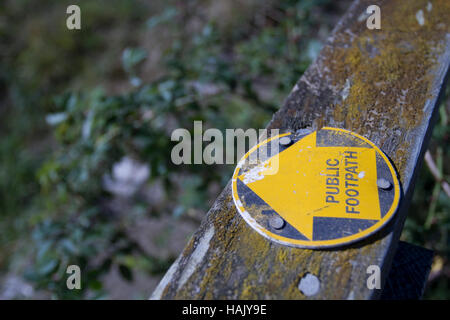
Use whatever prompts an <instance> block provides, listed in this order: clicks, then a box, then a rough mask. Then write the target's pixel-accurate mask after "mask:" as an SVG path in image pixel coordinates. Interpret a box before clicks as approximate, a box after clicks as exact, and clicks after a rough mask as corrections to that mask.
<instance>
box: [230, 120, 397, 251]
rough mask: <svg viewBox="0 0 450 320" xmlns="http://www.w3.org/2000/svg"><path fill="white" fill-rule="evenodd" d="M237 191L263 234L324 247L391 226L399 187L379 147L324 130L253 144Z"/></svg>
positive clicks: (242, 209)
mask: <svg viewBox="0 0 450 320" xmlns="http://www.w3.org/2000/svg"><path fill="white" fill-rule="evenodd" d="M232 193H233V200H234V203H235V205H236V207H237V209H238V211H239V213H240V214H241V215H242V217H243V218H244V219H245V221H246V222H247V223H248V224H249V225H250V226H251V227H252V228H253V229H254V230H256V231H257V232H259V233H260V234H261V235H263V236H264V237H266V238H268V239H270V240H273V241H275V242H277V243H281V244H284V245H289V246H294V247H301V248H311V249H319V248H327V247H337V246H342V245H345V244H349V243H352V242H355V241H358V240H360V239H363V238H366V237H367V236H369V235H371V234H373V233H374V232H376V231H378V230H379V229H380V228H382V227H383V226H384V225H386V223H387V222H388V221H389V220H390V219H391V218H392V217H393V216H394V214H395V212H396V210H397V207H398V204H399V200H400V184H399V180H398V178H397V175H396V172H395V170H394V167H393V166H392V164H391V162H390V161H389V159H388V158H387V157H386V155H385V154H384V153H383V152H382V151H381V150H380V149H379V148H378V147H377V146H376V145H375V144H373V143H372V142H370V141H369V140H367V139H366V138H364V137H362V136H360V135H358V134H356V133H353V132H350V131H347V130H343V129H337V128H329V127H325V128H322V129H320V130H318V131H314V132H311V131H307V130H299V131H298V132H295V133H285V134H281V135H278V136H275V137H271V138H269V139H267V140H265V141H263V142H261V143H259V144H258V145H256V146H255V147H253V148H252V149H251V150H250V151H249V152H247V153H246V154H245V155H244V157H243V158H242V159H241V160H240V162H239V163H238V165H237V167H236V169H235V171H234V174H233V179H232Z"/></svg>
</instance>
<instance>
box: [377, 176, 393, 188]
mask: <svg viewBox="0 0 450 320" xmlns="http://www.w3.org/2000/svg"><path fill="white" fill-rule="evenodd" d="M377 186H378V188H380V189H383V190H387V189H389V188H390V187H391V183H390V182H389V181H387V180H386V179H383V178H381V179H378V180H377Z"/></svg>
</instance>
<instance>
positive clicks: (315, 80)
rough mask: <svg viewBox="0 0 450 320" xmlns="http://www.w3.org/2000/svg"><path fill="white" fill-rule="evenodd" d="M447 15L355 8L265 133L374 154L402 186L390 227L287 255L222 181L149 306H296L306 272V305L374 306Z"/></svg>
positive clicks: (440, 81) (397, 229)
mask: <svg viewBox="0 0 450 320" xmlns="http://www.w3.org/2000/svg"><path fill="white" fill-rule="evenodd" d="M429 3H431V5H430V4H429ZM372 4H376V5H378V6H379V7H380V8H381V30H369V29H367V28H366V17H367V16H366V15H365V12H366V8H367V7H368V6H369V5H372ZM419 10H421V12H422V13H418V12H419ZM449 17H450V1H448V0H436V1H427V0H423V1H422V0H411V1H403V0H386V1H374V0H369V1H365V0H361V1H355V2H354V3H353V4H352V6H351V7H350V9H349V10H348V11H347V13H346V14H345V16H344V17H343V18H342V19H341V21H340V22H339V24H338V25H337V26H336V28H335V30H334V31H333V33H332V35H331V37H330V39H329V40H328V42H327V44H326V45H325V47H324V48H323V50H322V52H321V54H320V55H319V57H318V59H317V60H316V62H315V63H314V64H313V65H311V66H310V68H309V69H308V70H307V72H306V73H305V74H304V75H303V76H302V77H301V78H300V80H299V81H298V83H297V84H296V85H295V87H294V89H293V91H292V92H291V94H290V95H289V96H288V98H287V100H286V101H285V103H284V105H283V107H282V108H281V109H280V110H279V111H278V112H277V113H276V114H275V115H274V117H273V119H272V121H271V122H270V123H269V125H268V128H279V129H281V132H284V131H295V130H297V129H301V128H305V127H312V128H314V129H316V128H320V127H322V126H331V127H339V128H345V129H349V130H352V131H354V132H357V133H359V134H361V135H363V136H365V137H367V138H368V139H370V140H371V141H373V142H374V143H375V144H377V145H378V146H380V147H381V149H382V150H383V151H384V152H385V153H386V154H387V155H388V156H389V157H390V158H391V160H392V161H393V163H394V164H395V166H396V169H397V171H398V173H399V176H400V180H401V183H402V188H403V190H402V192H403V199H402V201H401V204H400V211H399V212H398V213H397V215H396V218H395V219H393V220H392V221H391V222H390V223H389V225H388V226H386V227H385V228H383V230H382V231H381V232H378V233H377V234H375V235H374V236H371V237H370V238H367V239H366V240H363V241H362V242H359V243H356V244H354V245H352V246H347V247H345V248H339V249H334V250H320V251H318V250H306V249H296V248H289V247H284V246H281V245H278V244H276V243H273V242H271V241H269V240H266V239H265V238H263V237H262V236H260V235H259V234H258V233H257V232H255V231H254V230H253V229H251V228H250V227H249V226H247V224H246V223H245V221H244V220H243V219H242V218H241V217H240V215H239V214H238V212H237V211H236V208H235V206H234V204H233V200H232V197H231V185H230V183H228V185H227V186H226V188H225V189H224V191H223V192H222V193H221V195H220V196H219V197H218V199H217V200H216V202H215V204H214V205H213V207H212V208H211V209H210V211H209V212H208V214H207V216H206V217H205V219H204V220H203V222H202V224H201V226H200V228H199V230H198V231H197V232H196V233H195V234H194V236H193V237H192V239H191V240H190V242H189V243H188V245H187V246H186V248H185V249H184V251H183V252H182V254H181V255H180V256H179V257H178V259H177V260H176V262H175V263H174V264H173V265H172V267H171V268H170V269H169V271H168V272H167V274H166V275H165V277H164V278H163V280H162V281H161V283H160V284H159V286H158V287H157V288H156V290H155V292H154V293H153V295H152V297H151V298H152V299H303V298H306V297H305V296H304V295H303V294H302V293H301V292H300V290H299V289H298V284H299V281H300V279H301V278H302V276H304V275H305V274H306V273H312V274H314V275H316V276H317V277H318V278H319V280H320V291H319V292H318V293H317V294H316V295H315V296H313V297H312V298H315V299H371V298H378V297H379V295H380V291H381V290H370V289H368V288H367V286H366V281H367V276H368V275H367V274H366V270H367V267H368V266H369V265H378V266H380V267H381V269H382V274H383V275H387V274H388V272H389V270H390V266H391V262H392V257H393V254H394V253H395V250H396V246H397V243H398V239H399V236H400V233H401V230H402V227H403V223H404V220H405V217H406V213H407V207H408V204H409V202H410V198H411V196H412V191H413V185H414V180H415V177H416V173H417V171H418V169H419V167H420V165H421V162H422V158H423V153H424V148H425V146H426V142H427V141H428V138H429V135H430V132H431V128H432V119H433V115H434V114H435V112H434V111H435V109H436V104H437V100H438V96H439V93H440V91H441V89H442V87H443V86H444V82H445V77H446V74H447V70H448V66H449V62H450V30H449V23H450V21H449ZM420 18H423V20H422V19H420ZM419 22H420V23H419ZM384 278H386V276H383V279H382V281H385V279H384Z"/></svg>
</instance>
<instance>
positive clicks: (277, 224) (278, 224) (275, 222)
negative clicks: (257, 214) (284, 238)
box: [269, 216, 284, 230]
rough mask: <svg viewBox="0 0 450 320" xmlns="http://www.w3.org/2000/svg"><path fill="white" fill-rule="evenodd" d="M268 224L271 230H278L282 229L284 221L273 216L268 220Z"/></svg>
mask: <svg viewBox="0 0 450 320" xmlns="http://www.w3.org/2000/svg"><path fill="white" fill-rule="evenodd" d="M269 224H270V226H271V227H272V228H274V229H276V230H280V229H283V227H284V220H283V219H282V218H280V217H278V216H274V217H272V218H270V220H269Z"/></svg>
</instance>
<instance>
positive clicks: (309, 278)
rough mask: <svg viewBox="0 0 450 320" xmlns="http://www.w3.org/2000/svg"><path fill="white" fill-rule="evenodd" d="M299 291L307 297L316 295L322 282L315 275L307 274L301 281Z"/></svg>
mask: <svg viewBox="0 0 450 320" xmlns="http://www.w3.org/2000/svg"><path fill="white" fill-rule="evenodd" d="M298 289H299V290H300V291H301V292H302V293H303V294H304V295H305V296H308V297H310V296H313V295H316V294H317V293H318V292H319V289H320V280H319V278H317V277H316V276H315V275H313V274H311V273H307V274H306V275H305V276H303V278H301V279H300V283H299V284H298Z"/></svg>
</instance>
